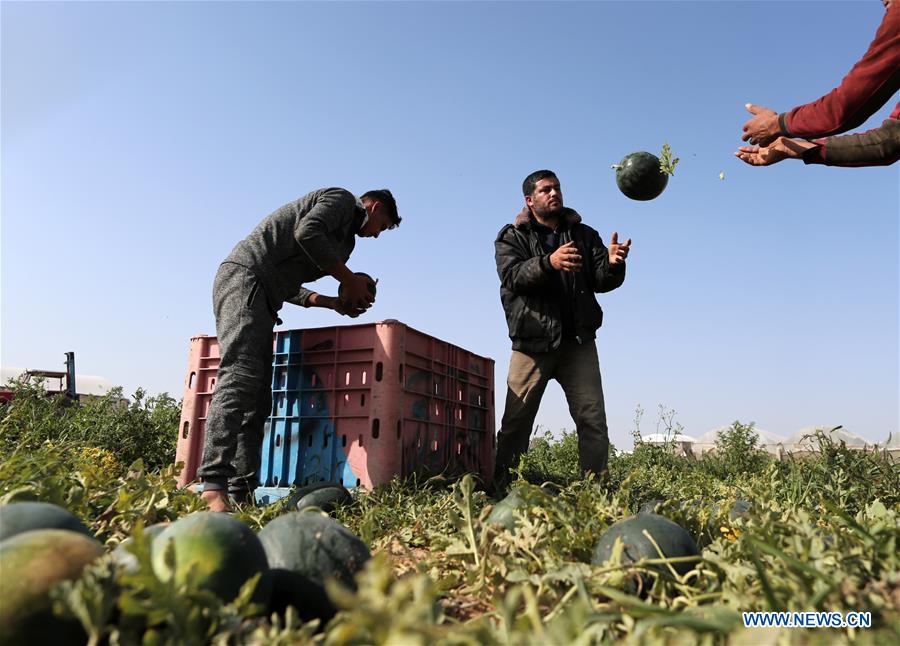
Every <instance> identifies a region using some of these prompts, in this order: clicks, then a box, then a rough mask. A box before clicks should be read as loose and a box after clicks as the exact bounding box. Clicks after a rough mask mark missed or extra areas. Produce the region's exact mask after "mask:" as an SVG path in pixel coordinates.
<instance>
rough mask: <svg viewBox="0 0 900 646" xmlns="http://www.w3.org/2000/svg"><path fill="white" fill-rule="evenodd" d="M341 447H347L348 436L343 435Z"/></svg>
mask: <svg viewBox="0 0 900 646" xmlns="http://www.w3.org/2000/svg"><path fill="white" fill-rule="evenodd" d="M341 446H347V436H346V435H341Z"/></svg>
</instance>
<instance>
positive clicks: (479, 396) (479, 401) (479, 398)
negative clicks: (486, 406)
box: [478, 395, 482, 406]
mask: <svg viewBox="0 0 900 646" xmlns="http://www.w3.org/2000/svg"><path fill="white" fill-rule="evenodd" d="M478 405H479V406H481V405H482V404H481V395H478Z"/></svg>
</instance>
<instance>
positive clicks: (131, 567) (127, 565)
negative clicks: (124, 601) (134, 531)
mask: <svg viewBox="0 0 900 646" xmlns="http://www.w3.org/2000/svg"><path fill="white" fill-rule="evenodd" d="M169 525H171V523H157V524H156V525H149V526H147V527H145V528H144V538H146V539H147V540H148V541H150V545H151V550H152V549H153V548H152V545H153V539H154V538H156V537H157V536H159V535H160V534H162V532H163V530H164V529H166V527H168V526H169ZM133 542H134V539H133V538H131V537H129V538H126V539H125V540H124V541H122V542H121V543H119V544H118V545H117V546H116V549H114V550H113V551H112V557H113V559H114V560H115V561H116V563H118V564H119V567H121V568H122V569H123V570H124V571H125V572H129V573H131V572H136V571H137V569H138V561H137V557H136V556H135V555H134V554H132V553H131V552H130V551H129V550H128V546H129V545H131V544H132V543H133Z"/></svg>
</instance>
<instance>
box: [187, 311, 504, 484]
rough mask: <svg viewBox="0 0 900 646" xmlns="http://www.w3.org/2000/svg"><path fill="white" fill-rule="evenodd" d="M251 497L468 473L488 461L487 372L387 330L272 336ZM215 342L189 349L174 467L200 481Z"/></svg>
mask: <svg viewBox="0 0 900 646" xmlns="http://www.w3.org/2000/svg"><path fill="white" fill-rule="evenodd" d="M274 344H275V345H274V350H275V352H274V361H273V369H272V411H271V415H270V417H269V420H268V422H267V425H266V433H265V438H264V440H263V447H262V449H263V450H262V464H261V465H260V485H261V488H260V490H258V492H257V496H258V497H262V498H263V499H265V497H267V496H270V497H277V496H279V495H283V494H284V492H285V491H286V490H287V488H289V487H291V486H292V485H299V486H302V485H304V484H309V483H312V482H317V481H320V480H333V481H338V482H342V483H343V484H344V485H345V486H347V487H356V486H363V487H366V488H372V487H374V486H375V485H378V484H382V483H384V482H387V481H389V480H390V479H391V478H393V477H394V476H396V475H399V476H407V475H410V474H412V473H423V474H434V473H440V472H443V471H463V470H465V471H471V472H474V473H478V474H480V475H481V476H482V477H483V478H485V480H487V479H488V478H489V477H490V474H491V471H492V469H493V458H494V441H495V439H494V362H493V360H492V359H489V358H486V357H481V356H479V355H476V354H474V353H472V352H469V351H468V350H464V349H463V348H460V347H457V346H455V345H452V344H450V343H447V342H445V341H441V340H440V339H436V338H434V337H432V336H429V335H427V334H424V333H422V332H419V331H418V330H415V329H413V328H410V327H408V326H406V325H404V324H403V323H400V322H399V321H382V322H380V323H370V324H364V325H348V326H336V327H327V328H312V329H304V330H288V331H283V332H277V333H276V334H275V338H274ZM217 368H218V344H217V343H216V339H215V337H209V336H198V337H194V338H193V339H191V349H190V353H189V359H188V376H187V380H186V384H185V393H184V400H183V405H182V417H181V432H180V435H179V440H178V449H177V453H176V461H182V462H184V463H185V467H184V469H183V471H182V474H181V477H180V483H181V484H182V485H186V484H188V483H190V482H192V481H193V480H195V479H196V472H197V467H198V466H199V461H200V457H201V454H202V450H203V432H204V423H205V420H206V413H207V411H208V409H209V403H210V401H211V400H212V393H213V391H214V388H215V377H216V369H217Z"/></svg>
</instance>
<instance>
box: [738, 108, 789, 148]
mask: <svg viewBox="0 0 900 646" xmlns="http://www.w3.org/2000/svg"><path fill="white" fill-rule="evenodd" d="M744 107H745V108H747V111H748V112H750V113H751V114H753V115H754V116H753V118H752V119H750V120H749V121H748V122H747V123H745V124H744V136H743V137H741V140H742V141H747V142H749V143H751V144H754V145H757V146H768V145H769V144H770V143H772V142H773V141H774V140H775V139H776V138H777V137H778V136H779V135H780V134H781V124H779V123H778V113H777V112H775V111H774V110H770V109H769V108H764V107H762V106H760V105H753V104H752V103H747V104H746V105H745V106H744Z"/></svg>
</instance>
